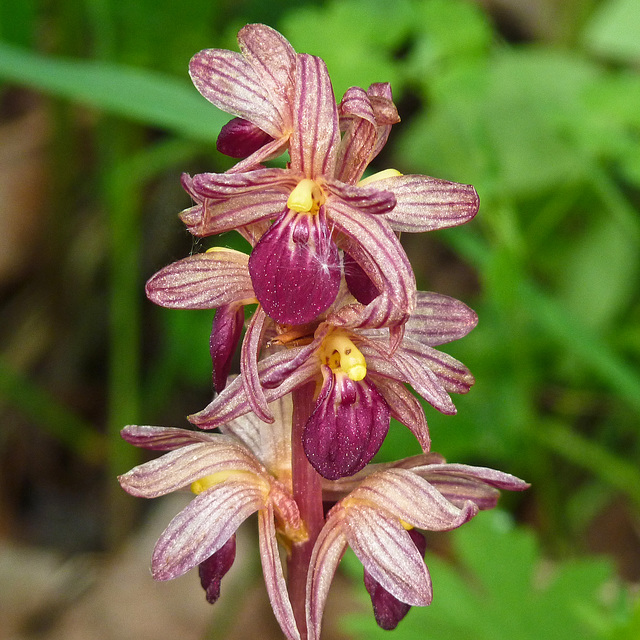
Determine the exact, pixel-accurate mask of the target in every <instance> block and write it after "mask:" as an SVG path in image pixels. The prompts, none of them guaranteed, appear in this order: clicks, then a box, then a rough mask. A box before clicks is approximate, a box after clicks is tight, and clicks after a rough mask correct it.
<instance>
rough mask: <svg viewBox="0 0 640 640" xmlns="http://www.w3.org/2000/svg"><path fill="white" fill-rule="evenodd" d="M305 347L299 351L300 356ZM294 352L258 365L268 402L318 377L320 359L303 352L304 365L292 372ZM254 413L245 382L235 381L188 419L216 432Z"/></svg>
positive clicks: (290, 351) (267, 359)
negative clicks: (223, 425)
mask: <svg viewBox="0 0 640 640" xmlns="http://www.w3.org/2000/svg"><path fill="white" fill-rule="evenodd" d="M302 349H304V347H300V348H299V349H298V351H297V354H298V355H300V353H301V352H302ZM292 351H293V349H290V350H286V351H281V352H279V353H274V354H273V355H271V356H269V357H268V358H265V359H264V360H262V361H261V362H260V363H259V364H258V375H259V377H260V383H261V384H262V387H263V389H264V394H265V397H266V399H267V402H273V401H274V400H277V399H278V398H281V397H282V396H284V395H286V394H287V393H289V392H290V391H293V389H297V388H298V387H300V386H302V385H303V384H305V383H307V382H309V380H312V379H313V378H315V377H316V376H317V375H318V372H319V363H318V360H317V358H313V359H311V360H309V356H308V355H307V354H306V352H304V357H303V358H301V360H302V362H300V363H299V364H298V366H297V367H296V368H293V369H292V362H293V363H294V364H296V363H297V362H296V360H295V357H296V354H295V353H292ZM249 411H251V405H250V403H249V399H248V398H247V393H246V390H245V388H244V385H243V382H242V378H241V377H240V376H238V377H237V378H235V379H234V380H233V381H232V382H231V383H230V384H229V385H227V387H226V388H225V389H224V391H223V392H222V393H220V394H219V395H218V396H216V397H215V398H214V399H213V401H212V402H211V403H209V405H207V406H206V407H205V408H204V409H203V410H202V411H199V412H198V413H195V414H193V415H191V416H188V419H189V421H190V422H192V423H193V424H195V425H197V426H199V427H200V428H202V429H215V428H216V427H219V426H220V425H222V424H224V423H225V422H228V421H229V420H233V419H235V418H238V417H240V416H243V415H245V414H246V413H248V412H249Z"/></svg>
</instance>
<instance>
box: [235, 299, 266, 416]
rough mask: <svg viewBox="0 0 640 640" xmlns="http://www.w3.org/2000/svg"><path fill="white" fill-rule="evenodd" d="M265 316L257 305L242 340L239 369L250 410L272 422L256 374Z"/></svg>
mask: <svg viewBox="0 0 640 640" xmlns="http://www.w3.org/2000/svg"><path fill="white" fill-rule="evenodd" d="M266 319H267V316H266V314H265V312H264V310H263V308H262V307H261V306H260V305H258V308H257V309H256V311H255V313H254V314H253V317H252V318H251V322H250V323H249V326H248V327H247V332H246V334H245V336H244V340H243V341H242V352H241V354H240V371H241V375H242V383H243V385H244V389H245V392H246V394H247V399H248V400H249V404H250V405H251V409H252V411H253V412H254V413H255V414H256V415H257V416H258V418H260V419H261V420H264V422H273V420H274V417H273V415H272V413H271V411H269V407H268V405H267V398H266V397H265V395H264V391H263V389H262V386H261V385H260V377H259V375H258V356H259V354H260V347H261V346H262V335H263V333H264V328H265V321H266Z"/></svg>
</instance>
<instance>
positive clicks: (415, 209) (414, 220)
mask: <svg viewBox="0 0 640 640" xmlns="http://www.w3.org/2000/svg"><path fill="white" fill-rule="evenodd" d="M376 185H377V186H378V188H379V189H385V190H387V191H391V192H393V194H394V195H395V197H396V201H397V202H396V206H395V207H394V209H393V210H392V211H390V212H389V213H388V214H386V218H387V221H388V222H389V224H390V225H391V227H392V228H393V229H394V230H395V231H406V232H409V233H420V232H423V231H434V230H435V229H445V228H447V227H455V226H457V225H459V224H464V223H465V222H468V221H469V220H471V219H472V218H473V217H474V216H475V215H476V213H478V207H479V206H480V201H479V200H478V194H477V193H476V190H475V189H474V188H473V187H472V186H470V185H466V184H458V183H456V182H448V181H447V180H438V179H437V178H430V177H428V176H418V175H403V176H394V177H391V178H384V179H382V180H379V181H378V182H377V183H376Z"/></svg>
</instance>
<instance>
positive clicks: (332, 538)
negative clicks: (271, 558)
mask: <svg viewBox="0 0 640 640" xmlns="http://www.w3.org/2000/svg"><path fill="white" fill-rule="evenodd" d="M344 515H345V514H344V511H340V512H337V513H336V514H335V515H334V517H330V518H329V519H328V520H327V522H326V523H325V525H324V527H323V528H322V531H320V535H319V536H318V539H317V540H316V544H315V546H314V547H313V552H312V554H311V560H310V561H309V573H308V575H307V633H308V640H320V628H321V624H322V614H323V612H324V607H325V604H326V602H327V595H328V594H329V587H330V586H331V581H332V580H333V576H334V574H335V572H336V569H337V568H338V564H339V563H340V560H341V559H342V556H343V555H344V552H345V550H346V548H347V539H346V536H345V534H344V531H343V527H344Z"/></svg>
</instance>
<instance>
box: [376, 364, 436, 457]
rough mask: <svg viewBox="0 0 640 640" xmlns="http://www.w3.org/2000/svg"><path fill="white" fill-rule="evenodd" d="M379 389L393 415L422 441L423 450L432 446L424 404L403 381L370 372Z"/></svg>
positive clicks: (427, 449)
mask: <svg viewBox="0 0 640 640" xmlns="http://www.w3.org/2000/svg"><path fill="white" fill-rule="evenodd" d="M370 377H371V379H372V380H373V382H374V383H375V385H376V388H377V389H378V391H379V392H380V393H381V394H382V396H383V397H384V399H385V400H386V402H387V404H388V405H389V408H390V409H391V416H392V417H393V418H395V419H396V420H398V422H401V423H402V424H404V425H405V426H406V427H407V428H408V429H409V431H411V433H413V435H414V436H415V437H416V439H417V440H418V442H419V443H420V447H421V448H422V450H423V451H425V452H428V451H429V449H430V448H431V438H430V436H429V427H428V426H427V419H426V418H425V416H424V410H423V409H422V405H421V404H420V403H419V402H418V400H417V399H416V397H415V396H414V395H413V393H411V391H409V389H407V388H406V387H405V386H404V385H403V384H402V383H400V382H397V381H395V380H391V379H389V378H382V377H378V376H375V375H373V374H370Z"/></svg>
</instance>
